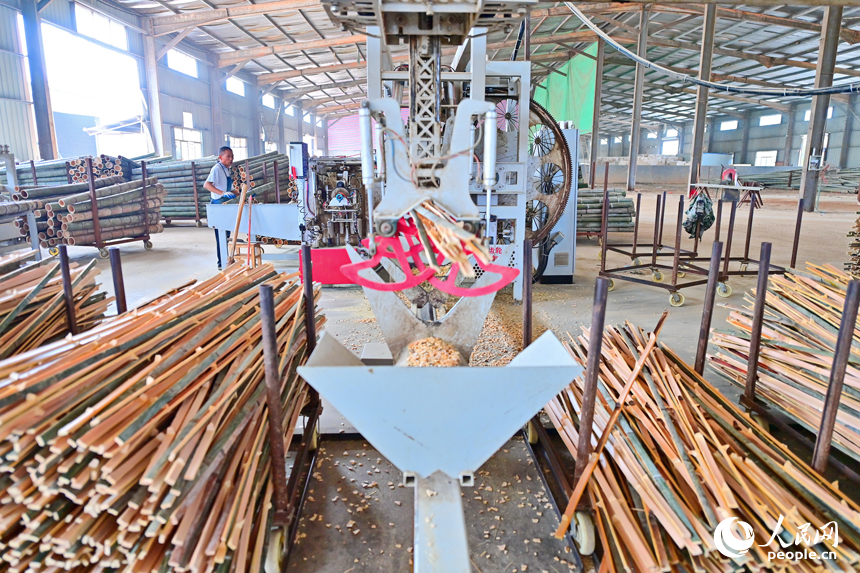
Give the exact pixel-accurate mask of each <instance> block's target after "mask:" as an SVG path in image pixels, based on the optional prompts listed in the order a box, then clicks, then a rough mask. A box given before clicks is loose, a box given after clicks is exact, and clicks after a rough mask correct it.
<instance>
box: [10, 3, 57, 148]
mask: <svg viewBox="0 0 860 573" xmlns="http://www.w3.org/2000/svg"><path fill="white" fill-rule="evenodd" d="M20 6H21V16H22V17H23V20H24V36H25V38H26V41H27V63H28V64H29V68H30V85H31V87H32V95H33V112H34V114H35V116H36V135H37V136H38V139H39V155H40V157H41V158H42V159H43V160H46V159H56V158H57V157H58V156H59V151H58V149H57V132H56V129H55V128H54V111H53V109H52V107H51V91H50V89H49V87H48V75H47V70H46V66H45V49H44V45H43V43H42V18H41V16H39V10H38V7H37V4H36V0H21V2H20Z"/></svg>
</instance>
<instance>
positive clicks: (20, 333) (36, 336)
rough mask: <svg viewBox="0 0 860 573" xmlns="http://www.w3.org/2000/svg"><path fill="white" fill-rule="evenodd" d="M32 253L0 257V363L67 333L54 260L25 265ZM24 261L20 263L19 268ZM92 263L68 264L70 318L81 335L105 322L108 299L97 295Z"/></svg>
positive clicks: (60, 275) (55, 260) (99, 292)
mask: <svg viewBox="0 0 860 573" xmlns="http://www.w3.org/2000/svg"><path fill="white" fill-rule="evenodd" d="M34 254H35V251H27V252H24V253H22V254H12V255H9V256H8V257H3V258H0V359H2V358H8V357H10V356H15V355H16V354H21V353H23V352H26V351H28V350H31V349H33V348H36V347H38V346H40V345H42V344H46V343H48V342H51V341H53V340H56V339H58V338H62V337H63V336H65V335H66V334H67V333H68V332H69V325H68V322H67V318H66V301H65V298H64V297H63V278H62V273H61V272H60V263H59V261H57V259H55V258H49V259H46V260H43V261H38V262H25V261H27V259H29V258H30V257H32V256H33V255H34ZM22 263H23V264H22ZM95 264H96V262H95V260H92V261H90V263H89V264H88V265H86V266H83V267H81V266H79V265H78V264H77V263H71V264H70V265H69V266H70V271H71V272H70V274H71V279H72V292H73V294H74V300H75V320H76V322H77V324H78V327H79V328H80V329H81V330H82V331H83V330H87V329H89V328H92V327H93V326H95V325H96V324H98V323H99V322H101V320H102V319H103V318H104V316H105V313H106V312H107V307H108V305H109V304H110V302H111V301H112V300H113V298H112V297H111V298H108V296H107V293H105V292H104V291H99V290H98V286H97V285H96V276H98V274H99V270H98V269H97V268H96V267H95Z"/></svg>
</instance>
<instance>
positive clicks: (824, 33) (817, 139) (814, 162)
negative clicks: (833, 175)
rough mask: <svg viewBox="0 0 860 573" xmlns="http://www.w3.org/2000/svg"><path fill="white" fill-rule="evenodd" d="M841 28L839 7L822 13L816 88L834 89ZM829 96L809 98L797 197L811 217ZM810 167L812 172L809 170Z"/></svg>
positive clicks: (816, 188)
mask: <svg viewBox="0 0 860 573" xmlns="http://www.w3.org/2000/svg"><path fill="white" fill-rule="evenodd" d="M841 26H842V7H841V6H830V7H829V8H827V10H825V11H824V20H823V21H822V26H821V41H820V42H819V48H818V64H817V65H816V66H815V87H816V88H826V87H830V86H832V85H833V70H834V68H835V67H836V53H837V51H838V49H839V29H840V28H841ZM829 107H830V96H829V95H819V96H815V97H813V98H812V112H811V114H810V115H811V117H810V120H809V130H808V131H807V136H806V150H805V152H804V154H803V157H804V165H803V175H802V176H801V180H800V197H801V198H802V199H803V208H804V209H805V210H806V211H807V212H808V213H811V212H812V211H814V210H815V206H816V204H817V201H816V195H817V194H818V175H819V173H820V171H819V170H820V169H821V167H822V165H821V162H822V161H823V157H821V155H822V148H823V147H824V128H825V126H826V125H827V109H828V108H829ZM810 167H812V169H810Z"/></svg>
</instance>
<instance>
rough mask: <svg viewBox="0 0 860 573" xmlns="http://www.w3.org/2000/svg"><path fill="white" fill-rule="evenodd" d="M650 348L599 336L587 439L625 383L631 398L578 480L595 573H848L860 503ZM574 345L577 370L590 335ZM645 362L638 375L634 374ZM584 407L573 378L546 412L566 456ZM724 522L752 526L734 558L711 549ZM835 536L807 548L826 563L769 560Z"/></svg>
mask: <svg viewBox="0 0 860 573" xmlns="http://www.w3.org/2000/svg"><path fill="white" fill-rule="evenodd" d="M647 339H648V335H647V334H646V333H644V332H643V331H641V330H640V329H637V328H635V327H633V326H631V325H629V324H628V325H627V326H626V327H625V328H624V329H619V328H608V329H607V330H606V331H605V332H604V335H603V349H602V352H601V364H600V371H599V380H598V394H597V402H596V406H595V413H594V427H593V441H597V439H598V437H599V436H600V435H601V434H602V433H603V429H604V428H605V427H606V426H607V425H608V420H609V419H610V416H611V412H612V410H613V409H614V408H615V406H616V403H615V399H616V398H617V397H618V396H620V395H621V392H622V388H623V387H624V386H625V383H626V382H627V381H628V377H630V378H632V380H631V382H632V390H631V391H630V394H629V396H628V398H627V399H625V400H624V402H625V405H624V407H623V410H622V411H621V415H620V417H619V418H618V422H617V423H616V424H615V425H614V426H613V428H612V429H611V431H610V434H609V440H608V443H607V447H606V449H605V450H604V451H603V453H602V455H601V457H600V462H599V463H598V464H597V466H596V468H595V470H594V473H593V474H592V475H591V477H590V479H589V480H588V482H587V484H588V485H587V492H588V494H589V498H590V500H591V502H592V504H593V507H594V508H595V509H596V511H595V513H594V515H595V519H594V521H595V526H596V529H597V533H598V535H599V538H600V539H601V542H602V543H601V544H602V546H603V547H604V557H603V558H604V560H605V561H607V563H606V564H605V565H604V566H603V567H601V571H635V572H637V573H648V572H657V571H673V572H674V571H678V572H686V571H703V572H713V573H716V572H725V571H741V570H743V571H792V572H804V571H824V570H827V571H845V572H849V571H857V570H858V567H860V506H857V505H856V504H855V503H853V502H852V501H851V500H850V499H848V498H847V497H846V496H845V495H844V494H842V492H840V491H839V489H838V488H837V487H836V486H835V485H833V484H830V483H828V482H827V481H826V480H824V479H823V478H822V477H821V476H820V475H818V474H817V473H816V472H815V471H813V470H812V468H810V467H809V466H807V465H806V464H805V463H804V462H803V461H802V460H800V459H799V458H797V457H796V456H794V455H793V454H792V453H791V452H790V451H789V450H788V449H787V448H786V447H785V446H784V445H782V444H781V443H779V442H777V441H776V440H775V439H774V438H773V437H771V436H770V435H769V434H768V433H767V432H765V431H763V430H762V429H761V428H759V427H758V426H757V424H755V423H754V422H753V421H752V420H751V419H750V418H749V417H748V416H747V415H746V414H744V413H743V412H742V411H740V410H739V409H738V408H737V407H736V406H735V405H734V404H732V403H731V402H730V401H728V400H727V399H726V398H725V397H723V395H722V394H721V393H720V392H719V391H718V390H717V389H716V388H714V387H713V386H711V385H710V384H709V383H708V382H706V381H705V380H704V379H703V378H701V377H700V376H699V375H698V374H696V373H695V371H693V369H692V368H691V367H690V366H688V365H687V364H686V363H684V362H683V361H682V360H681V359H680V358H678V357H677V356H676V355H675V354H674V353H672V351H671V350H669V349H668V348H667V347H666V346H665V345H660V346H658V347H655V348H654V349H653V350H651V352H650V353H648V352H645V349H646V347H647V343H646V341H647ZM571 347H572V350H573V354H574V355H575V356H576V357H577V358H578V359H579V360H580V361H581V362H582V363H583V364H584V363H585V361H586V351H587V348H588V333H587V332H586V333H585V334H584V335H582V336H580V337H579V338H578V339H577V340H576V341H574V342H573V343H572V344H571ZM643 355H645V358H644V368H643V369H642V370H641V371H640V372H639V374H638V375H636V376H635V377H634V376H632V375H633V374H634V373H635V370H634V364H635V363H636V361H637V360H639V359H640V357H641V356H643ZM581 404H582V380H581V379H579V380H577V381H575V382H574V383H573V384H571V385H570V386H569V387H568V388H567V389H566V390H565V391H564V392H563V393H561V394H560V395H559V396H558V397H556V398H555V399H554V400H553V401H552V402H550V403H549V404H548V405H547V407H546V408H545V410H546V412H547V414H548V415H549V417H550V419H551V420H552V423H553V424H554V425H555V427H556V428H557V429H558V431H559V434H560V436H561V438H562V440H563V441H564V443H565V444H566V446H567V448H568V449H569V450H570V452H571V453H572V454H573V455H574V457H575V456H576V451H577V445H578V439H579V436H578V425H579V415H580V408H581ZM595 455H596V454H593V453H592V456H595ZM780 515H782V516H784V519H783V520H782V521H781V527H780V526H778V525H777V524H778V523H780ZM731 517H735V518H738V519H739V520H740V521H743V522H745V523H746V524H749V525H750V526H751V527H752V530H753V532H754V538H755V539H754V543H753V545H752V546H751V547H750V548H749V551H748V552H747V553H744V554H741V555H740V556H739V557H736V558H729V557H726V556H724V555H723V554H722V553H721V552H719V551H718V549H717V546H716V543H715V538H714V532H715V530H716V528H717V525H718V524H719V523H720V522H722V521H723V520H725V519H727V518H731ZM807 523H810V524H811V526H810V528H807V529H804V527H803V526H804V524H807ZM837 527H838V545H837V544H836V543H835V540H836V537H831V538H830V540H819V542H816V543H815V545H814V546H813V547H814V550H815V551H816V552H817V553H821V552H822V551H833V552H834V554H835V558H834V559H833V560H830V561H828V562H827V565H826V566H825V565H824V564H823V562H822V561H821V560H820V559H811V558H810V559H800V560H796V561H792V562H787V561H786V560H785V559H784V558H783V559H779V558H778V557H775V556H771V555H769V552H774V554H777V553H778V552H780V551H783V552H784V551H789V550H791V551H800V552H803V551H804V549H806V548H807V547H809V546H807V545H805V544H804V543H803V542H802V541H801V543H800V544H799V545H796V546H795V545H794V542H795V540H797V539H798V536H799V535H804V534H805V535H807V536H808V538H809V539H810V540H811V541H814V540H815V533H816V531H818V532H829V533H830V534H833V533H834V531H835V530H836V529H837ZM775 529H777V530H778V536H777V538H772V537H771V536H772V534H773V532H774V530H775ZM730 530H731V531H732V532H733V533H732V535H733V536H734V537H735V538H737V539H738V540H743V539H745V538H746V537H747V536H745V535H744V534H743V531H742V530H741V529H740V528H739V526H738V522H737V521H735V522H734V525H733V526H732V527H731V528H730ZM809 549H810V550H812V547H809Z"/></svg>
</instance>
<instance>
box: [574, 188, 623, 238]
mask: <svg viewBox="0 0 860 573" xmlns="http://www.w3.org/2000/svg"><path fill="white" fill-rule="evenodd" d="M635 214H636V207H635V206H634V204H633V199H630V198H629V197H627V192H626V191H624V190H623V189H609V213H608V214H607V224H608V226H609V229H610V230H611V231H612V232H624V231H633V217H634V215H635ZM601 225H603V190H602V189H580V190H579V191H577V195H576V227H577V229H578V230H579V231H581V232H592V233H593V232H598V231H600V227H601Z"/></svg>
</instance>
